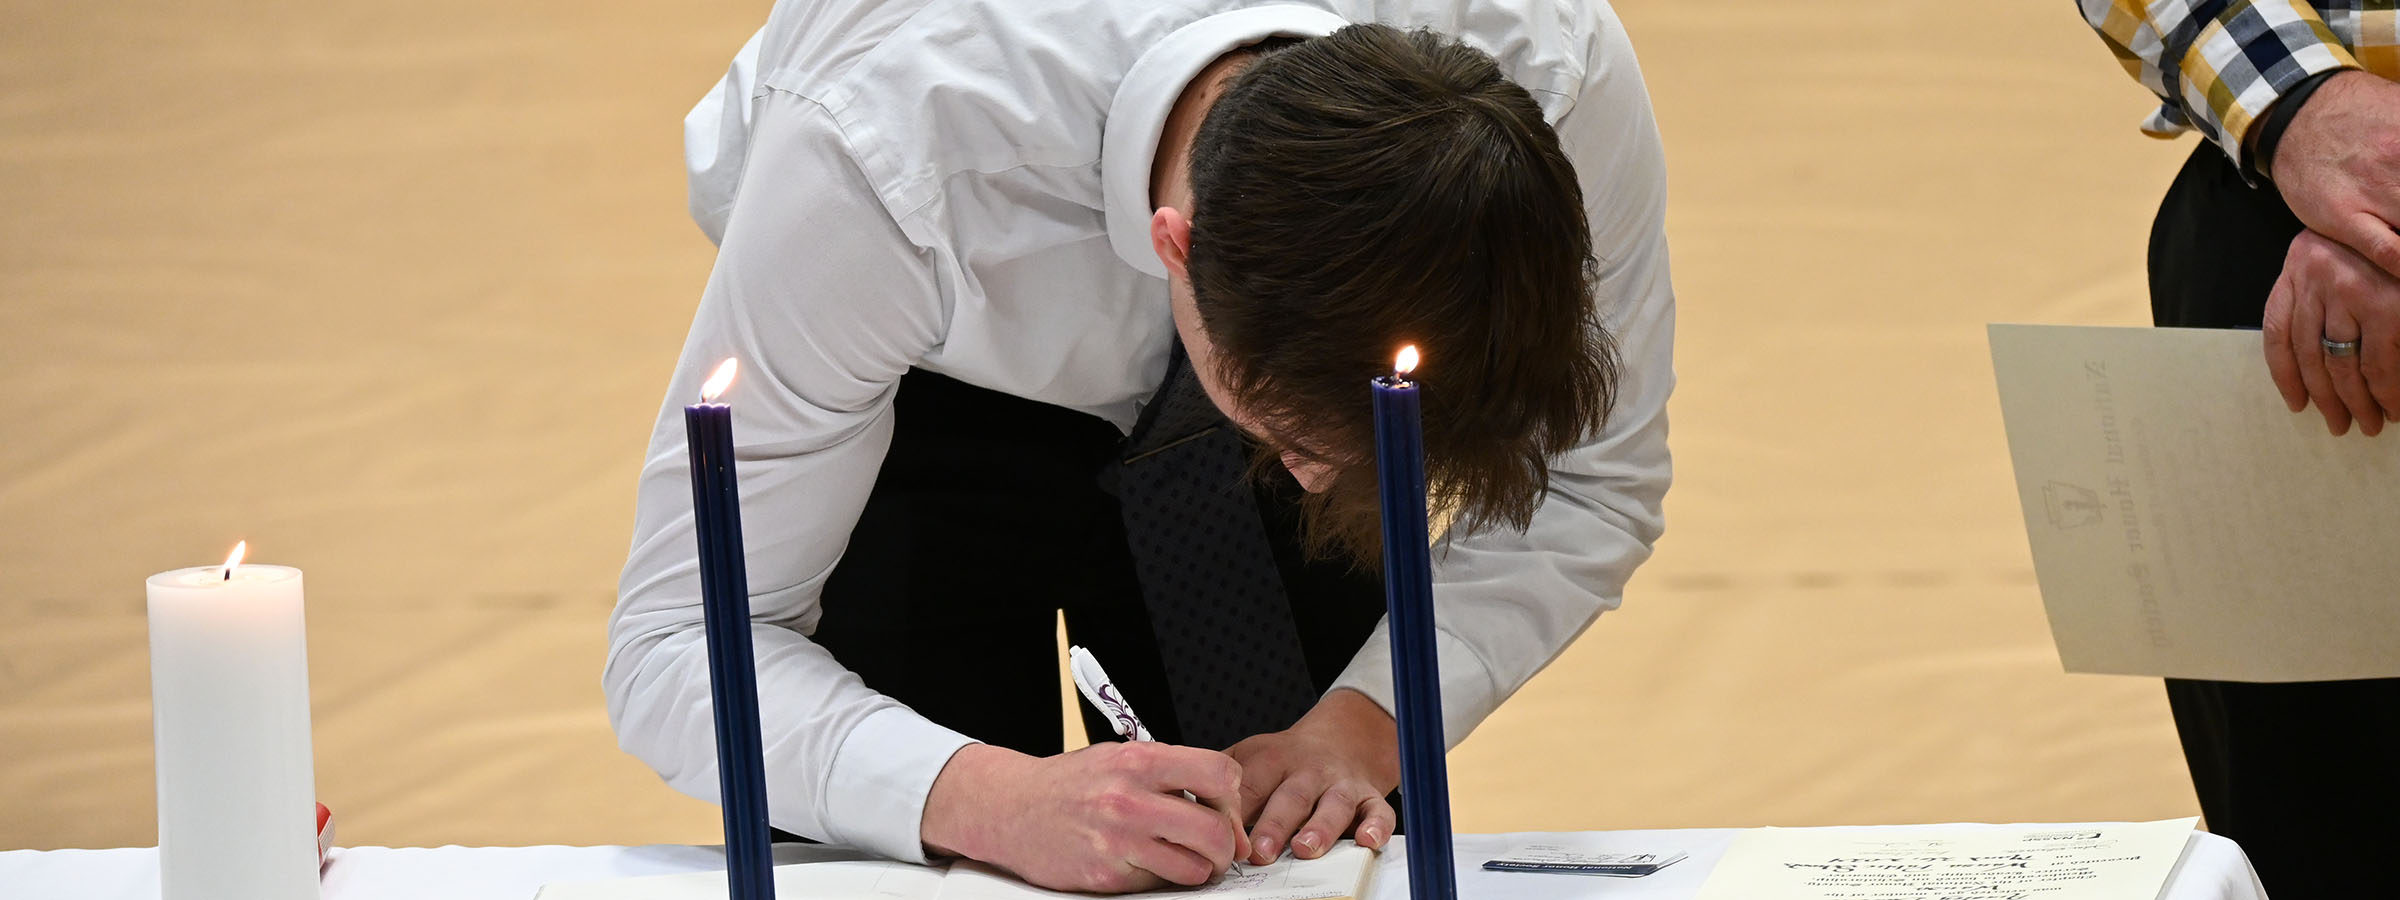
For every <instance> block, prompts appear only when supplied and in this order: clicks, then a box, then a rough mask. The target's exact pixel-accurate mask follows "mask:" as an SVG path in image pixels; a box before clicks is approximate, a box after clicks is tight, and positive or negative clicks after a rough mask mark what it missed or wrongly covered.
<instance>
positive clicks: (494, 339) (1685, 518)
mask: <svg viewBox="0 0 2400 900" xmlns="http://www.w3.org/2000/svg"><path fill="white" fill-rule="evenodd" d="M1620 10H1621V12H1622V14H1623V16H1624V18H1625V20H1626V23H1627V25H1628V27H1629V28H1630V29H1631V30H1632V32H1633V36H1634V39H1635V42H1636V44H1637V46H1638V47H1639V48H1640V50H1641V52H1642V55H1643V60H1644V63H1645V69H1646V71H1647V72H1648V76H1649V80H1650V85H1651V90H1652V92H1653V94H1654V96H1655V97H1656V101H1657V107H1658V114H1659V118H1660V121H1661V124H1662V126H1663V128H1664V131H1665V135H1666V140H1667V151H1668V159H1669V161H1670V164H1671V176H1672V182H1673V195H1672V196H1673V201H1672V206H1671V210H1670V230H1671V232H1672V239H1673V243H1674V253H1675V274H1676V282H1677V286H1678V288H1679V295H1680V297H1681V304H1682V329H1681V330H1682V335H1681V340H1680V342H1679V346H1678V348H1677V351H1678V357H1679V359H1678V364H1679V365H1678V368H1679V370H1680V374H1681V377H1682V387H1681V389H1680V391H1679V392H1678V394H1677V396H1676V400H1675V404H1674V407H1673V416H1674V445H1675V449H1676V453H1677V465H1678V470H1679V471H1678V484H1677V487H1676V488H1675V491H1674V493H1673V494H1672V496H1671V497H1670V498H1669V521H1670V531H1669V534H1668V536H1667V538H1666V540H1665V541H1664V542H1663V543H1662V544H1661V545H1660V547H1659V553H1658V556H1657V559H1656V560H1655V561H1654V562H1653V563H1652V564H1651V565H1650V566H1649V567H1648V568H1646V569H1645V570H1643V572H1642V574H1641V575H1640V576H1639V577H1638V578H1637V580H1636V581H1635V583H1634V584H1633V586H1632V588H1631V590H1630V591H1629V597H1628V599H1627V602H1626V606H1625V609H1624V610H1623V611H1622V612H1619V613H1615V614H1612V615H1609V616H1607V617H1605V618H1604V619H1603V620H1602V621H1601V622H1600V623H1599V625H1597V626H1596V627H1595V628H1594V629H1593V630H1592V631H1591V632H1590V633H1589V634H1587V636H1586V637H1585V638H1584V639H1583V640H1582V641H1581V642H1580V643H1579V644H1577V645H1576V646H1575V647H1574V648H1573V650H1571V651H1570V652H1569V653H1568V655H1567V656H1566V657H1565V658H1564V659H1562V660H1560V661H1559V663H1558V664H1557V665H1555V666H1553V667H1552V668H1551V670H1550V671H1548V672H1547V673H1545V674H1544V675H1542V676H1541V677H1540V678H1539V679H1537V680H1536V681H1535V682H1534V683H1533V684H1532V685H1531V686H1530V687H1528V688H1527V689H1526V691H1525V692H1524V693H1523V694H1522V695H1520V696H1519V697H1518V698H1517V699H1516V700H1515V701H1514V702H1512V703H1511V704H1510V705H1509V706H1507V707H1506V708H1505V709H1503V710H1502V711H1501V713H1500V714H1499V715H1498V716H1497V717H1495V718H1494V719H1493V720H1491V721H1490V722H1489V723H1487V724H1486V725H1485V726H1484V728H1483V729H1482V730H1480V731H1479V732H1477V733H1476V735H1475V736H1474V737H1473V738H1472V739H1470V740H1469V741H1468V742H1467V743H1466V745H1465V746H1464V747H1462V748H1461V749H1460V750H1459V751H1458V752H1457V753H1456V754H1454V756H1453V759H1452V766H1453V778H1454V782H1455V784H1456V787H1457V795H1458V799H1457V804H1458V809H1457V821H1458V824H1459V826H1460V827H1461V828H1463V829H1467V830H1513V829H1566V828H1615V827H1663V826H1701V825H1752V824H1818V823H1839V822H1916V821H1946V820H2074V819H2100V818H2145V817H2163V816H2171V815H2181V814H2189V813H2191V812H2193V811H2194V803H2193V800H2192V797H2191V791H2190V788H2189V786H2188V784H2187V783H2186V782H2185V780H2184V772H2183V766H2182V762H2181V758H2180V756H2179V755H2178V754H2177V752H2176V749H2175V744H2174V735H2173V730H2172V728H2171V726H2170V725H2169V724H2168V722H2167V718H2166V710H2165V704H2164V702H2163V701H2162V698H2161V694H2160V690H2159V687H2158V685H2157V684H2156V683H2155V682H2152V681H2146V680H2139V679H2119V678H2099V677H2090V676H2073V677H2070V676H2066V675H2062V674H2060V673H2059V670H2058V665H2057V661H2056V658H2055V656H2054V655H2053V653H2052V651H2051V649H2050V647H2049V643H2048V638H2047V634H2046V632H2045V630H2044V626H2043V621H2042V617H2041V610H2040V605H2039V598H2038V596H2037V594H2036V591H2035V588H2034V585H2033V578H2032V573H2031V570H2030V568H2029V564H2028V562H2027V557H2026V551H2025V546H2024V538H2023V534H2022V532H2021V531H2020V528H2019V523H2018V520H2017V519H2016V518H2015V508H2014V500H2013V492H2012V487H2011V483H2010V479H2009V472H2008V467H2007V460H2006V455H2005V449H2004V446H2003V443H2002V439H2001V432H2000V422H1999V415H1998V412H1997V409H1996V406H1995V403H1994V402H1993V390H1992V386H1991V382H1990V371H1989V364H1988V363H1987V362H1986V357H1985V354H1984V350H1983V338H1982V325H1983V323H1985V322H1987V321H1993V320H2012V321H2051V322H2081V323H2119V324H2135V323H2139V322H2141V321H2143V320H2144V317H2145V312H2144V310H2145V307H2144V301H2143V292H2142V280H2141V268H2140V266H2141V253H2142V246H2143V235H2144V232H2145V230H2146V228H2147V223H2148V217H2149V213H2150V210H2151V209H2152V208H2153V205H2154V202H2155V199H2156V197H2157V195H2158V193H2159V191H2160V190H2162V189H2163V187H2164V185H2165V184H2166V181H2167V179H2168V177H2169V175H2170V174H2171V173H2172V171H2173V169H2174V166H2175V165H2176V164H2177V162H2178V160H2179V159H2180V158H2181V155H2182V154H2183V153H2184V152H2185V151H2186V149H2187V147H2188V140H2189V139H2187V143H2186V144H2164V143H2158V142H2153V141H2149V140H2146V139H2143V138H2141V137H2140V136H2139V135H2137V134H2136V133H2135V132H2134V130H2133V127H2132V124H2133V122H2134V121H2135V119H2136V118H2138V116H2139V115H2140V114H2141V113H2142V112H2143V111H2144V109H2145V103H2144V95H2143V94H2142V93H2141V92H2140V91H2139V90H2138V89H2137V88H2136V87H2134V86H2133V85H2132V83H2131V82H2130V81H2129V80H2127V79H2126V78H2125V77H2124V76H2123V75H2122V74H2121V73H2120V72H2119V71H2118V70H2117V68H2116V66H2115V64H2114V62H2113V61H2111V60H2110V58H2109V57H2108V55H2107V53H2106V52H2105V51H2104V50H2103V49H2102V47H2101V46H2100V44H2099V43H2098V42H2097V41H2096V40H2095V39H2094V38H2092V37H2091V36H2090V35H2089V33H2087V32H2086V31H2085V30H2084V29H2083V27H2082V26H2081V25H2080V23H2078V22H2077V20H2076V18H2075V16H2074V14H2073V12H2072V10H2071V9H2070V8H2069V6H2068V5H2067V4H2063V3H2041V4H2031V3H2007V4H1987V5H1985V6H1984V7H1981V8H1979V10H1978V12H1976V13H1975V15H1974V16H1972V17H1970V20H1960V19H1958V18H1957V17H1955V16H1935V15H1933V14H1932V13H1931V12H1929V11H1928V10H1925V9H1922V8H1919V7H1915V6H1905V5H1900V4H1893V3H1889V2H1885V3H1867V2H1851V0H1814V2H1810V3H1789V2H1782V0H1739V2H1734V0H1719V2H1712V3H1690V2H1682V0H1626V2H1624V3H1622V4H1621V5H1620ZM764 14H765V5H764V4H763V3H761V2H755V0H753V2H741V3H730V2H702V3H663V2H661V3H650V4H630V3H622V2H603V3H564V2H556V0H535V2H517V3H502V4H490V3H465V2H457V0H430V2H423V3H409V4H391V3H364V2H354V0H339V2H305V3H304V2H262V0H245V2H241V3H238V4H156V3H136V4H108V3H42V2H35V0H12V2H9V3H7V5H6V7H5V10H4V11H0V23H4V24H0V848H6V847H38V848H53V847H70V846H85V847H93V846H122V845H141V844H147V843H149V842H151V841H152V840H154V832H153V831H152V824H151V822H152V819H151V815H152V810H151V790H152V785H151V769H150V766H151V762H150V747H149V709H148V696H149V692H148V673H147V669H146V665H147V662H146V649H145V645H144V640H145V633H144V628H143V620H142V615H141V609H142V606H141V604H142V599H141V597H142V595H141V587H140V585H141V579H142V578H143V577H144V576H146V575H148V574H149V573H151V572H155V571H159V570H163V569H167V568H173V567H178V566H185V565H198V564H205V563H208V562H212V561H214V560H217V559H219V558H221V556H222V554H223V553H224V550H225V548H226V547H227V546H229V545H231V544H232V543H233V541H234V540H235V539H237V538H248V539H249V540H250V541H251V544H252V546H253V547H254V548H255V551H256V556H255V557H254V558H256V559H258V560H260V561H265V562H278V563H285V564H291V565H298V566H301V567H303V568H305V569H306V570H307V572H308V581H309V598H310V610H309V616H310V626H311V635H310V640H311V648H310V649H311V655H312V658H311V663H312V671H313V678H314V691H315V697H316V732H317V743H316V752H317V772H318V784H319V787H320V792H321V794H322V795H323V797H324V798H325V799H326V800H327V801H328V802H329V803H330V804H331V805H332V806H333V807H334V808H335V809H336V811H337V814H338V816H339V817H340V820H341V829H342V835H343V838H344V840H345V842H346V843H352V844H394V845H406V844H443V843H465V844H523V843H545V842H568V843H639V842H652V841H706V840H708V839H710V835H711V833H712V831H713V829H714V827H715V813H714V809H713V808H712V807H708V806H704V805H702V804H699V803H697V802H695V801H691V800H688V799H685V798H683V797H681V796H679V795H676V794H674V793H672V792H670V791H668V790H667V789H666V788H664V787H663V786H661V785H660V784H659V783H658V781H657V780H656V779H655V778H654V777H652V776H651V775H650V773H649V772H648V770H647V769H645V768H644V767H643V766H642V765H641V764H640V763H638V762H636V761H634V760H633V759H632V758H630V757H627V756H625V755H623V754H621V753H619V752H618V751H617V750H616V749H615V746H614V741H613V738H612V736H611V735H610V734H609V730H608V726H607V723H606V720H605V718H604V715H603V712H602V710H601V701H600V695H599V682H598V674H599V669H600V664H601V659H602V652H603V643H602V629H603V624H604V620H605V617H606V615H607V611H608V608H609V606H610V603H611V599H612V594H613V590H614V580H615V575H616V569H617V565H618V563H619V562H620V560H621V558H622V554H623V552H624V549H625V544H626V541H627V538H628V535H629V525H630V518H631V501H632V496H633V477H634V472H635V467H636V465H637V463H638V457H639V454H640V452H641V449H642V444H643V439H644V436H645V434H646V433H647V429H648V427H649V423H650V421H651V417H652V415H653V414H654V412H655V410H656V409H657V406H658V403H659V399H660V391H661V390H662V388H663V386H664V385H665V383H666V379H667V374H668V367H669V366H670V365H671V364H672V363H673V361H674V358H675V352H676V350H677V348H678V346H679V344H680V342H681V339H682V335H683V331H684V327H685V325H686V323H687V322H688V320H689V316H690V313H691V309H692V306H693V304H694V303H695V302H696V299H697V297H698V294H699V289H700V286H701V283H702V281H703V280H704V278H705V277H706V274H707V271H708V266H709V263H710V258H711V248H710V247H709V245H708V243H707V242H706V241H705V240H704V239H703V238H702V237H701V236H700V235H699V233H698V231H697V230H696V229H694V228H693V227H692V226H691V224H690V223H689V222H688V221H687V220H686V219H685V218H684V215H683V198H682V182H681V173H680V169H679V163H678V152H679V146H680V145H679V130H678V123H679V120H680V118H681V116H682V113H683V111H684V109H685V108H687V107H688V106H689V104H690V103H691V102H692V101H693V100H694V99H696V98H697V97H698V96H699V94H700V93H701V92H702V91H703V90H705V89H706V88H707V86H708V85H709V84H710V83H711V82H712V81H713V80H714V79H715V78H716V77H717V75H718V74H719V73H720V72H721V71H722V68H723V65H724V62H725V60H726V59H727V58H728V56H729V55H730V54H731V52H732V51H733V49H734V48H735V47H736V46H738V45H739V44H740V42H741V40H742V39H743V37H744V36H745V35H746V34H747V33H748V31H749V29H751V28H752V27H754V26H755V24H756V23H757V22H758V21H759V20H760V19H762V18H763V16H764ZM1962 29H1965V30H1963V31H1962ZM2261 377H2264V376H2263V373H2262V376H2261Z"/></svg>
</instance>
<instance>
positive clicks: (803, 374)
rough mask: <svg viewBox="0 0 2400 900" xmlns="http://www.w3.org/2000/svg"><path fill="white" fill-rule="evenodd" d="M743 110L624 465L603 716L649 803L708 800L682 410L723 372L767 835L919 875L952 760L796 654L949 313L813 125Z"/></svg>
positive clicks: (950, 741) (832, 669) (886, 218)
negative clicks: (720, 368) (665, 353)
mask: <svg viewBox="0 0 2400 900" xmlns="http://www.w3.org/2000/svg"><path fill="white" fill-rule="evenodd" d="M755 112H756V119H755V121H754V122H753V123H752V125H753V127H752V129H751V130H750V133H749V134H748V136H747V139H746V141H745V142H744V143H745V145H746V147H747V160H748V161H747V163H746V166H745V167H746V169H747V172H746V177H745V178H744V181H743V184H742V185H741V190H740V192H739V195H738V197H736V198H734V199H733V201H732V203H731V206H730V208H729V209H728V211H727V217H726V220H725V225H724V232H723V236H724V240H723V243H722V247H721V249H720V250H719V252H718V255H717V262H716V268H715V270H714V271H713V272H712V273H711V274H710V276H709V280H708V287H707V290H706V292H705V293H704V294H703V295H702V297H701V300H700V306H699V310H698V311H697V313H696V314H695V315H694V317H693V321H692V330H691V334H690V336H689V338H688V339H687V340H686V342H685V344H684V348H683V353H682V359H681V360H680V361H679V362H678V363H677V366H676V371H675V376H674V378H673V379H672V380H671V381H670V383H669V386H668V390H667V399H666V402H665V403H664V404H663V405H662V407H661V408H660V410H659V416H658V421H657V424H656V426H654V428H653V429H652V431H651V435H650V443H649V450H648V455H647V458H646V459H645V460H644V463H643V466H642V475H641V482H640V487H639V495H638V497H637V501H636V510H635V517H634V536H633V546H632V550H631V552H630V554H629V556H628V558H627V560H626V563H625V571H624V574H623V578H622V580H621V581H620V582H619V584H618V600H617V607H616V611H615V612H614V614H613V615H611V617H610V619H609V658H608V665H607V668H606V670H605V672H604V674H603V676H602V681H603V684H604V687H605V689H606V692H607V698H608V711H609V719H610V722H611V724H612V725H614V726H615V728H616V732H617V739H618V743H619V744H620V745H621V746H622V747H624V748H625V750H627V751H628V752H630V753H632V754H634V755H635V756H637V757H640V758H641V759H642V760H643V761H645V762H647V763H649V764H650V766H651V767H652V768H653V769H655V770H657V771H658V773H659V775H660V776H661V777H663V778H665V779H666V781H667V782H668V784H670V785H672V786H674V787H675V788H676V789H677V790H680V791H683V792H684V793H687V794H690V795H692V796H694V797H698V798H700V799H703V800H709V801H712V802H713V801H717V800H718V784H717V765H716V753H715V750H714V747H715V738H714V732H713V727H712V721H711V712H710V710H711V706H712V704H711V702H710V694H709V678H708V662H707V650H706V645H705V641H704V638H703V633H702V616H701V608H700V588H699V574H698V559H697V557H698V554H697V550H696V546H695V542H694V535H693V526H692V495H691V484H690V481H689V464H688V461H687V459H686V452H687V451H686V448H685V440H684V431H683V424H682V417H681V410H680V407H682V406H683V405H685V404H688V403H691V402H694V401H695V399H696V397H697V394H698V391H699V385H700V381H701V379H703V378H705V377H706V376H707V374H708V373H709V372H710V371H711V370H712V369H713V368H715V366H716V364H717V362H718V361H719V360H721V359H723V358H725V357H728V356H732V357H739V358H740V359H741V361H742V364H743V365H742V369H741V375H740V378H739V379H738V380H736V381H735V382H734V384H733V387H732V388H731V389H730V391H728V393H727V395H726V402H728V403H730V404H731V405H732V407H733V426H734V437H735V451H734V453H735V459H736V462H737V465H738V466H739V468H740V470H741V502H742V511H743V538H744V548H743V549H744V558H745V560H746V561H747V565H748V572H749V580H750V604H751V623H750V634H751V639H752V641H753V642H754V643H755V645H756V648H757V665H758V690H759V701H760V702H759V710H760V727H761V731H762V735H763V738H764V741H763V743H764V745H765V752H766V771H767V795H768V803H769V808H770V809H771V811H772V813H771V816H772V819H773V822H774V824H775V825H776V826H778V827H780V828H783V829H785V830H788V831H791V832H794V833H797V834H801V835H806V836H809V837H812V838H817V839H821V840H826V841H831V842H837V843H844V844H850V845H853V846H857V847H861V848H865V849H867V850H871V851H873V852H876V853H879V854H882V855H885V856H889V857H893V858H896V859H902V860H909V861H922V860H923V859H924V856H925V850H924V846H923V844H922V843H921V842H920V839H919V826H920V822H921V819H922V817H923V814H924V806H925V795H926V792H927V791H928V790H930V789H931V787H932V784H933V779H934V777H935V776H936V775H938V774H939V773H940V772H941V769H942V767H943V766H944V765H945V764H947V762H948V761H949V758H950V755H951V754H952V753H954V752H956V751H957V750H958V748H959V747H961V746H964V745H965V744H967V743H970V741H969V740H968V739H967V738H966V737H964V736H961V735H959V734H958V733H956V732H954V731H951V730H949V729H947V728H943V727H941V726H939V725H936V724H934V723H932V722H931V721H928V720H926V719H925V718H923V717H921V716H919V715H917V714H916V713H915V712H913V711H911V710H909V709H908V708H907V707H905V706H902V705H901V704H900V703H899V702H897V701H895V700H892V699H891V698H889V697H885V696H883V695H882V694H879V693H877V692H875V691H873V690H871V689H869V688H868V687H867V686H866V685H865V684H864V683H862V682H861V681H860V680H859V678H858V676H857V675H855V674H853V673H852V672H850V671H849V670H848V669H847V668H845V667H844V666H843V665H842V664H841V663H840V662H838V661H836V660H835V659H834V658H833V657H832V655H831V654H829V653H827V652H826V651H825V650H824V648H822V647H819V646H817V645H816V644H814V643H812V642H810V641H809V639H808V638H807V636H806V635H808V634H809V633H811V632H813V631H814V630H815V627H816V623H817V621H818V618H819V612H820V610H819V603H818V600H819V597H820V596H821V592H822V589H823V587H824V584H825V579H826V577H827V575H828V574H830V572H831V571H832V569H833V566H834V563H835V562H836V561H837V560H838V559H839V558H840V556H841V552H842V549H843V546H844V543H845V541H846V539H847V538H848V535H849V533H850V529H851V528H852V527H853V526H854V525H855V524H856V523H857V521H858V517H859V514H860V511H861V510H862V509H863V508H864V507H865V504H866V499H867V494H868V492H869V490H870V489H871V488H872V486H873V484H874V481H875V475H876V472H877V470H878V468H879V467H880V466H881V464H882V461H883V457H884V453H885V451H886V450H887V449H888V448H889V446H890V442H891V434H892V395H893V392H894V391H895V390H896V385H897V383H898V380H899V378H900V376H901V374H902V373H904V372H905V371H907V369H908V367H909V365H910V364H911V363H912V362H913V361H915V360H917V359H919V358H920V357H922V356H923V355H924V354H925V352H926V351H927V349H928V348H930V347H932V346H933V345H934V344H935V343H937V342H938V340H939V339H940V336H941V334H942V333H943V332H944V330H945V327H946V307H945V306H944V303H943V301H942V299H941V294H940V293H939V291H938V290H937V286H936V284H935V281H934V278H933V276H932V274H931V273H930V271H929V269H928V267H927V264H926V261H925V259H924V257H923V256H922V255H921V253H920V252H919V250H918V248H917V247H916V246H915V245H913V244H912V243H911V242H909V241H908V240H907V239H906V238H905V237H904V236H903V235H902V234H901V232H900V230H899V228H898V226H897V225H895V224H894V223H893V221H892V218H891V215H890V214H889V212H887V211H886V209H885V208H884V207H883V206H882V204H881V203H880V202H879V200H878V199H877V196H876V194H875V192H874V190H873V188H872V186H871V185H870V184H869V183H868V181H867V179H866V177H865V176H864V175H863V174H862V173H861V172H860V170H859V169H858V167H857V166H856V165H855V164H854V162H853V161H852V157H851V156H850V154H849V153H848V151H847V148H846V147H845V146H844V144H843V141H842V140H841V137H840V134H839V132H838V130H837V129H836V128H835V127H834V125H833V123H832V121H831V120H830V118H829V117H828V116H827V114H826V113H825V112H824V111H823V110H822V109H821V108H819V107H817V106H816V105H814V104H813V103H810V102H808V101H807V100H805V99H802V98H800V97H797V96H794V95H791V94H786V93H781V92H772V91H770V92H767V93H765V94H763V95H762V96H761V98H760V99H759V101H758V103H757V106H756V110H755Z"/></svg>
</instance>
